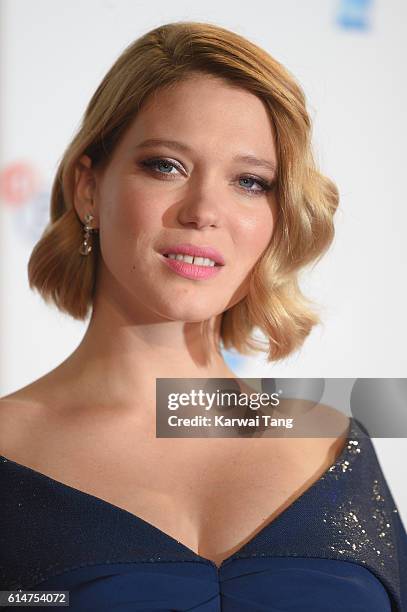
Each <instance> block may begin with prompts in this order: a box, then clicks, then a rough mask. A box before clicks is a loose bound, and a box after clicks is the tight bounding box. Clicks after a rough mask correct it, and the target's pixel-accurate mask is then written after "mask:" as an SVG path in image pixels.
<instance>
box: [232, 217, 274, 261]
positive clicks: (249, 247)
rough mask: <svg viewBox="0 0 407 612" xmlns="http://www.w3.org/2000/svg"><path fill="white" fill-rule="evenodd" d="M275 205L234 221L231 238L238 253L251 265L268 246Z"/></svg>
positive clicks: (271, 232) (272, 226) (271, 233)
mask: <svg viewBox="0 0 407 612" xmlns="http://www.w3.org/2000/svg"><path fill="white" fill-rule="evenodd" d="M275 208H276V207H275V205H272V206H270V205H269V206H265V207H262V208H261V210H260V209H259V210H258V211H256V212H255V214H251V215H245V216H242V217H240V218H239V219H237V220H236V223H235V226H234V230H233V234H232V235H233V236H234V241H235V243H236V245H238V247H239V249H238V252H239V253H240V254H241V256H242V257H243V258H244V259H245V260H246V261H247V262H248V264H250V265H252V264H253V263H254V262H255V261H257V259H258V258H259V257H260V255H261V254H262V253H263V251H264V250H265V248H266V247H267V245H268V244H269V242H270V240H271V237H272V235H273V231H274V227H275V219H276V213H275Z"/></svg>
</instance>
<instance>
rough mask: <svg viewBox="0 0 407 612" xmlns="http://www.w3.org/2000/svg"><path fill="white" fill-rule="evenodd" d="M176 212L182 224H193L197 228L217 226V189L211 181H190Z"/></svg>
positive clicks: (218, 209) (218, 216)
mask: <svg viewBox="0 0 407 612" xmlns="http://www.w3.org/2000/svg"><path fill="white" fill-rule="evenodd" d="M186 189H187V191H186V193H185V197H184V199H183V202H182V206H181V208H180V210H179V213H178V220H179V222H180V223H181V224H182V225H191V224H194V225H195V226H196V227H197V228H199V229H201V228H204V227H217V226H218V225H219V222H220V214H221V213H220V204H219V194H218V190H217V189H216V188H215V186H214V184H213V181H209V180H206V181H204V180H203V179H202V180H199V181H198V180H196V181H191V183H190V184H189V185H188V186H187V188H186Z"/></svg>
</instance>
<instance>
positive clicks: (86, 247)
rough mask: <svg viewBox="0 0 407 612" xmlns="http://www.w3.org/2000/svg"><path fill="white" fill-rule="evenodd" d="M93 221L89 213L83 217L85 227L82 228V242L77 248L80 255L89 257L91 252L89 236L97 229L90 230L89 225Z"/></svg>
mask: <svg viewBox="0 0 407 612" xmlns="http://www.w3.org/2000/svg"><path fill="white" fill-rule="evenodd" d="M93 219H94V216H93V215H91V214H90V213H87V214H86V215H85V225H84V227H83V230H84V234H83V242H82V244H81V246H80V248H79V253H80V254H81V255H89V253H90V252H91V250H92V245H91V244H89V234H90V233H91V232H97V229H92V228H91V225H90V224H91V223H92V221H93Z"/></svg>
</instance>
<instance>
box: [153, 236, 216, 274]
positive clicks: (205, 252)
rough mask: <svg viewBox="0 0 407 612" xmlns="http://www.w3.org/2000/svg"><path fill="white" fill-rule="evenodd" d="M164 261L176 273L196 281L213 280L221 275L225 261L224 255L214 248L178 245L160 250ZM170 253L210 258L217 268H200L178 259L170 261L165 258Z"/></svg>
mask: <svg viewBox="0 0 407 612" xmlns="http://www.w3.org/2000/svg"><path fill="white" fill-rule="evenodd" d="M160 253H161V257H162V261H163V262H164V263H165V264H166V265H167V266H169V267H170V268H171V269H172V270H174V272H176V273H177V274H179V275H180V276H184V277H185V278H191V279H194V280H200V279H206V278H213V277H214V276H216V275H217V274H219V272H220V270H221V269H222V266H223V265H224V264H225V261H224V259H223V257H222V255H221V254H220V253H219V252H218V251H216V249H213V248H212V247H197V246H195V245H192V244H177V245H174V246H169V247H165V248H164V249H160ZM168 253H175V254H178V253H182V254H184V255H192V256H194V257H208V258H209V259H212V260H213V261H215V262H216V264H218V265H215V266H198V265H196V264H190V263H187V262H186V261H180V260H178V259H169V258H168V257H165V255H166V254H168Z"/></svg>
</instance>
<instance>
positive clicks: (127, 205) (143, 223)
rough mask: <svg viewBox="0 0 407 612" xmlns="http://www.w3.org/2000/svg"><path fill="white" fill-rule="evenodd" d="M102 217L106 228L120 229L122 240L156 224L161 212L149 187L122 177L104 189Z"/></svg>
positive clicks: (117, 230) (116, 231)
mask: <svg viewBox="0 0 407 612" xmlns="http://www.w3.org/2000/svg"><path fill="white" fill-rule="evenodd" d="M101 204H102V206H101V212H102V220H103V221H104V223H105V226H106V227H107V228H109V231H111V232H114V233H115V234H116V235H117V233H119V234H120V235H121V236H122V238H123V240H124V239H125V237H126V236H134V235H135V234H137V233H138V232H139V231H140V230H142V231H144V232H147V233H148V231H149V228H150V227H151V229H152V231H153V230H155V231H156V228H157V223H159V222H160V216H161V214H162V213H161V212H160V210H159V209H158V206H157V200H156V199H155V200H154V199H153V198H152V196H151V190H146V189H142V188H141V187H140V186H138V185H137V184H136V183H135V181H134V180H131V179H126V178H123V179H122V181H121V182H120V183H119V184H116V186H115V188H114V189H111V190H109V191H107V192H105V195H104V199H103V201H102V203H101Z"/></svg>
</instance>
